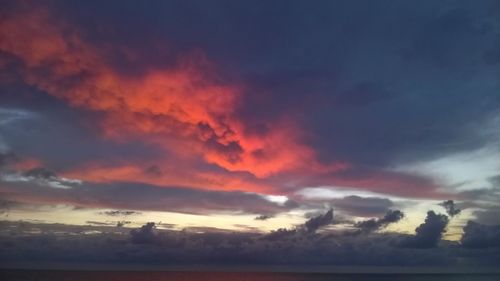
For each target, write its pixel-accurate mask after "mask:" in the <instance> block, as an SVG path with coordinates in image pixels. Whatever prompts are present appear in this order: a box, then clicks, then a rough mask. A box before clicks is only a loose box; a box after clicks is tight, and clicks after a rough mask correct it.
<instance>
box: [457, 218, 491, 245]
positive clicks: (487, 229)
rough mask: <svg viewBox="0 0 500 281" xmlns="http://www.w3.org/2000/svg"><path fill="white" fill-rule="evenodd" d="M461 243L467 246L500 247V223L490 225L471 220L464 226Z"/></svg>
mask: <svg viewBox="0 0 500 281" xmlns="http://www.w3.org/2000/svg"><path fill="white" fill-rule="evenodd" d="M461 243H462V246H464V247H466V248H498V247H500V225H491V226H490V225H483V224H479V223H476V222H473V221H469V222H467V225H466V226H465V227H464V234H463V235H462V239H461Z"/></svg>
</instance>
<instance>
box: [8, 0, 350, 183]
mask: <svg viewBox="0 0 500 281" xmlns="http://www.w3.org/2000/svg"><path fill="white" fill-rule="evenodd" d="M18 6H19V7H16V9H13V10H12V11H11V13H9V14H7V15H6V17H3V18H2V21H1V25H0V31H2V34H5V37H6V38H5V40H2V43H1V44H0V50H2V51H3V52H4V53H6V54H8V55H10V56H13V57H16V58H17V59H18V60H19V61H20V62H22V67H21V71H20V73H21V75H22V76H23V78H24V80H25V82H26V83H27V84H29V85H32V86H34V87H37V88H38V89H40V90H42V91H44V92H46V93H47V94H49V95H51V96H53V97H55V98H57V99H60V100H62V101H64V102H66V103H68V104H69V105H70V106H72V107H76V108H81V109H85V110H88V111H93V112H98V113H102V116H103V118H102V120H100V123H99V127H100V129H101V132H102V134H103V135H104V136H106V137H107V138H109V139H113V140H116V141H130V142H132V141H135V140H138V139H139V140H141V141H143V142H147V143H149V144H151V145H154V146H157V147H158V148H159V149H160V150H163V152H164V153H173V154H176V155H179V156H180V157H184V158H189V157H200V158H202V159H203V160H204V161H206V162H207V163H210V164H215V165H217V166H219V167H221V168H223V169H226V170H228V171H242V172H248V173H251V174H253V175H254V176H256V177H259V178H264V177H268V176H270V175H273V174H277V173H281V172H285V171H292V170H299V169H302V170H307V171H311V172H332V171H336V170H339V169H344V168H345V165H344V164H343V163H332V164H328V165H325V164H322V163H320V162H318V161H317V160H316V155H315V151H314V150H313V149H312V148H311V147H308V146H306V145H304V144H303V143H301V141H300V139H301V135H302V133H301V130H300V129H299V128H298V127H297V126H296V124H295V123H294V122H293V121H289V120H284V119H283V120H282V121H280V120H269V121H268V122H269V124H268V125H269V126H270V127H272V130H269V131H267V132H265V133H261V134H255V133H251V131H250V130H249V129H248V128H247V125H246V123H245V120H242V119H240V118H239V117H238V115H237V114H236V112H237V111H238V108H239V106H240V101H241V95H242V91H243V86H242V85H235V84H230V83H225V82H223V81H224V80H223V79H221V78H220V77H218V74H217V72H218V71H217V67H216V66H215V65H214V64H213V63H212V62H210V61H209V60H208V59H207V58H206V56H205V55H204V53H203V51H201V50H199V51H185V52H182V53H179V54H172V55H173V56H175V57H177V59H176V60H175V61H176V62H175V63H173V64H172V65H169V66H168V67H164V68H152V69H149V70H148V71H146V72H145V73H143V74H142V75H138V76H136V77H133V78H132V79H131V78H130V77H129V76H127V75H124V74H123V73H120V72H119V71H117V70H116V69H115V68H114V66H113V65H112V64H110V63H109V62H108V61H107V60H106V59H105V58H106V57H107V55H108V53H115V51H116V50H117V49H121V48H120V47H118V46H117V49H115V48H112V50H111V49H106V48H99V46H96V44H94V43H92V42H91V41H89V40H87V38H86V37H84V36H82V34H81V31H80V30H78V28H77V27H76V26H72V25H71V24H69V23H67V22H62V21H61V22H58V21H54V20H53V18H54V16H53V15H52V14H51V11H50V9H48V8H47V7H42V6H41V5H33V6H30V7H27V6H23V5H22V4H20V5H18ZM14 11H15V12H14ZM40 69H43V71H39V70H40Z"/></svg>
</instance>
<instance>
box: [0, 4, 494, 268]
mask: <svg viewBox="0 0 500 281" xmlns="http://www.w3.org/2000/svg"><path fill="white" fill-rule="evenodd" d="M499 4H500V2H499V1H486V0H481V1H361V0H357V1H278V0H274V1H220V0H216V1H194V0H190V1H1V2H0V6H1V7H2V8H1V9H0V220H1V223H2V225H3V226H4V227H3V229H0V234H1V235H0V241H10V240H9V239H14V238H8V237H14V236H13V235H14V234H15V235H19V236H20V237H27V236H30V237H31V236H33V237H35V238H36V237H41V236H43V235H46V234H47V231H49V232H51V233H59V232H64V233H68V232H72V231H73V230H74V229H75V227H80V228H78V229H79V232H76V234H75V235H76V236H78V237H80V238H79V239H82V240H83V239H86V237H88V235H111V234H110V233H115V234H116V235H122V236H128V235H131V239H132V240H131V242H130V243H132V244H133V243H136V242H137V243H138V244H141V243H143V242H144V241H146V242H144V243H145V244H147V243H149V242H148V241H153V240H148V239H150V238H151V237H153V236H154V235H157V236H158V235H160V234H159V233H168V235H181V233H188V234H185V235H195V234H213V233H215V234H220V235H229V233H233V234H234V235H239V236H238V237H240V236H245V235H250V236H249V237H253V236H251V235H260V236H262V237H263V238H262V239H264V240H265V239H267V240H265V241H273V239H275V236H276V237H278V236H279V235H281V234H283V233H285V234H286V235H289V236H290V235H291V236H294V237H296V236H300V235H302V234H300V233H302V232H304V233H306V234H307V235H312V234H314V235H316V236H314V237H320V236H321V237H323V238H321V239H326V238H325V237H330V238H331V237H334V238H331V239H333V242H331V243H336V244H335V245H337V246H338V245H340V246H339V247H341V246H343V245H344V244H343V242H342V241H343V240H344V239H348V238H346V237H349V239H351V236H352V237H357V238H352V239H358V240H362V241H361V242H359V243H375V242H367V241H368V238H367V237H372V238H373V239H384V238H383V237H389V236H390V237H392V238H394V237H403V238H405V239H406V240H405V239H403V238H401V239H402V240H401V242H398V243H396V244H397V245H396V244H394V245H396V246H394V245H392V244H391V245H392V246H391V245H388V246H387V247H388V249H389V248H390V249H392V248H391V247H394V248H395V249H398V250H397V251H405V250H399V249H403V248H404V249H406V248H436V247H438V248H439V247H445V248H446V247H451V248H453V247H459V248H460V247H466V246H467V245H472V246H474V245H476V244H474V243H475V242H474V241H490V240H491V241H490V242H488V244H487V245H486V246H485V247H480V248H486V250H487V251H488V253H489V254H488V255H483V254H481V257H482V258H483V257H485V256H486V258H485V259H486V260H488V258H489V260H488V262H489V263H488V262H487V263H488V264H492V263H493V264H494V263H495V262H494V260H495V259H496V258H498V257H500V250H498V249H499V248H498V247H500V227H497V226H496V225H500V80H499V78H500V5H499ZM450 200H451V201H450ZM330 210H332V211H331V212H330ZM21 221H22V222H23V223H24V224H22V225H24V228H23V227H22V225H21V224H20V223H21ZM148 222H154V223H155V224H154V226H153V225H152V224H151V225H150V226H151V227H149V226H148V224H147V223H148ZM434 222H436V223H437V226H436V227H437V228H434V226H435V225H432V224H433V223H434ZM26 225H29V229H31V230H32V231H31V230H30V231H31V232H30V231H28V230H27V229H26V227H27V226H26ZM466 225H467V227H469V228H468V230H469V231H470V233H468V235H463V233H464V227H465V226H466ZM141 226H142V228H141ZM476 228H477V229H476ZM82 229H83V230H85V231H83V230H82ZM278 229H280V230H278ZM419 229H420V230H419ZM429 229H430V232H432V233H434V234H429V235H434V239H433V238H430V240H433V241H434V240H435V241H439V240H441V238H442V239H443V240H444V241H439V243H441V244H439V243H438V242H436V243H434V242H426V241H427V240H426V238H425V237H424V235H426V234H425V233H427V232H425V231H427V230H429ZM432 229H437V230H435V231H434V230H432ZM466 229H467V228H466ZM471 229H476V230H477V231H472V230H471ZM162 231H163V232H162ZM294 231H295V232H294ZM433 231H434V232H433ZM291 232H293V233H291ZM424 232H425V233H424ZM465 232H467V230H466V231H465ZM92 233H93V234H92ZM120 233H121V234H120ZM422 233H424V234H422ZM478 233H479V234H478ZM142 234H145V236H144V237H142V236H141V235H142ZM306 234H303V235H304V237H309V236H306ZM483 234H484V235H485V237H486V238H485V237H482V236H480V237H479V238H478V237H476V236H474V235H483ZM9 235H10V236H9ZM148 235H149V236H148ZM165 235H167V234H165ZM273 235H274V236H273ZM286 235H285V236H286ZM420 235H421V236H420ZM469 235H470V236H469ZM154 237H156V236H154ZM245 237H247V236H245ZM300 237H301V238H300V239H304V240H300V239H299V240H300V241H306V242H303V243H304V245H306V244H307V245H309V244H308V243H310V245H313V244H314V243H315V242H314V243H313V242H311V241H316V240H314V239H320V238H310V239H312V240H307V239H309V238H307V239H306V238H302V236H300ZM335 237H340V238H338V240H335ZM464 237H465V238H464ZM143 238H144V239H143ZM330 238H328V239H330ZM392 238H391V239H392ZM466 238H467V239H466ZM72 239H73V238H72ZM89 239H90V238H89ZM92 239H93V238H92ZM189 239H191V238H189ZM193 239H194V238H193ZM248 239H256V240H255V241H263V240H259V239H261V238H248ZM276 239H277V238H276ZM394 239H396V238H394ZM398 239H399V238H398ZM412 239H413V240H412ZM469 239H470V240H469ZM475 239H478V240H475ZM484 239H486V240H484ZM488 239H490V240H488ZM160 240H161V243H164V244H166V242H165V241H164V240H162V239H156V240H154V241H153V242H155V243H156V242H158V241H160ZM358 240H352V241H351V240H349V242H345V243H351V244H356V243H358V242H356V241H358ZM16 241H17V240H16ZM57 241H60V240H57ZM245 241H246V240H245ZM318 241H319V240H318ZM321 241H323V240H321ZM353 241H354V242H353ZM373 241H375V240H373ZM384 241H385V240H384ZM391 241H393V240H391ZM398 241H399V240H398ZM405 241H406V242H405ZM470 241H473V242H470ZM17 242H19V241H17ZM12 243H14V242H12ZM82 243H83V242H82ZM158 243H159V242H158ZM161 243H160V244H161ZM242 243H243V242H242ZM259 243H261V242H259ZM262 243H264V242H262ZM266 243H268V242H266ZM269 243H271V242H269ZM322 243H323V242H322ZM391 243H392V242H391ZM426 243H427V244H426ZM442 243H445V246H442ZM447 243H448V244H447ZM14 244H15V243H14ZM257 244H258V243H257ZM389 244H390V243H389ZM5 245H6V244H5ZM134 245H135V244H134ZM162 245H163V244H162ZM252 245H255V244H252ZM314 245H316V244H314ZM356 245H357V244H356ZM422 245H424V246H422ZM428 246H429V247H428ZM1 247H7V246H0V248H1ZM185 247H188V246H185ZM189 247H193V248H196V247H197V246H193V245H190V246H189ZM200 247H202V246H200ZM203 247H204V246H203ZM252 247H254V248H252V249H255V247H257V246H252ZM303 247H305V248H307V247H309V246H303ZM310 247H316V246H310ZM243 248H245V246H243ZM451 248H450V249H451ZM307 249H309V248H307ZM450 249H448V248H446V249H445V250H443V251H444V252H439V253H438V254H436V255H445V254H446V255H448V254H449V251H452V250H450ZM460 249H461V248H460ZM460 249H459V250H456V251H457V252H459V253H461V254H463V255H465V256H467V254H464V253H462V252H461V251H462V250H460ZM495 249H497V250H498V251H497V250H495ZM4 250H5V249H4ZM23 251H26V249H21V248H15V247H14V248H12V247H11V248H9V253H13V255H14V256H15V255H16V253H17V255H18V256H17V258H18V259H19V260H23V259H24V255H25V252H23ZM110 251H111V250H110ZM255 251H257V250H255ZM304 251H306V250H304ZM395 251H396V250H395ZM430 251H434V250H430ZM436 251H437V250H436ZM453 251H455V250H453ZM464 251H465V250H464ZM259 253H260V252H259ZM398 253H399V252H398ZM418 253H419V254H422V255H424V254H425V253H424V252H418ZM433 253H434V252H433ZM151 255H152V256H154V255H153V254H151ZM158 255H159V254H158ZM186 255H187V254H186ZM200 255H201V254H200ZM235 255H238V256H239V255H240V253H239V252H238V253H236V254H235ZM425 255H427V254H425ZM429 255H430V253H429ZM449 255H451V256H452V257H453V258H456V259H459V258H458V257H457V256H456V255H459V254H457V253H456V252H453V253H452V254H449ZM152 256H151V257H150V258H151V259H153V258H152ZM47 257H49V258H47ZM50 257H51V255H50V254H47V253H45V254H43V255H42V254H40V259H42V260H43V259H50ZM61 257H62V258H61ZM61 257H59V258H61V259H64V257H65V256H64V255H62V256H61ZM85 257H86V258H88V259H91V258H89V257H88V256H85ZM79 258H80V257H78V258H75V259H76V260H79ZM420 258H421V261H424V260H425V259H426V258H425V257H424V256H422V257H420ZM0 259H9V257H7V256H5V255H2V254H0ZM200 259H201V260H202V259H203V258H202V257H200ZM81 260H85V258H84V257H82V258H81ZM185 260H186V261H191V260H190V259H189V258H185ZM318 260H321V259H320V258H319V257H318ZM339 260H341V255H340V254H339ZM431 260H432V261H434V260H433V259H431ZM244 261H247V260H244ZM296 262H301V261H296ZM497 262H498V260H497ZM285 263H286V262H285ZM352 263H353V264H358V263H360V264H369V263H370V262H369V261H365V260H363V261H358V260H353V261H352ZM387 263H388V264H393V263H395V261H394V260H391V259H388V260H387ZM396 263H397V262H396ZM410 263H411V262H410ZM414 263H419V262H418V261H414Z"/></svg>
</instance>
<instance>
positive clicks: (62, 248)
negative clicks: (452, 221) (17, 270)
mask: <svg viewBox="0 0 500 281" xmlns="http://www.w3.org/2000/svg"><path fill="white" fill-rule="evenodd" d="M42 226H43V225H42V224H31V223H25V222H24V223H20V222H0V227H1V229H2V231H1V232H0V261H1V262H2V263H7V262H24V263H25V264H29V263H30V262H40V261H47V262H54V261H59V262H79V263H91V264H92V263H97V264H99V263H102V262H106V263H115V264H131V263H137V264H144V263H145V262H147V263H149V264H152V265H155V264H158V265H181V264H182V265H194V264H200V263H202V264H207V265H249V264H252V265H290V266H299V265H392V266H412V265H434V266H435V265H458V264H460V262H461V261H463V259H462V258H461V255H468V256H481V255H482V254H483V252H475V251H469V250H467V249H465V248H464V249H463V251H467V252H465V253H462V252H461V251H458V250H461V249H458V247H455V246H456V245H457V244H456V243H452V242H445V243H444V244H443V246H444V247H440V248H432V249H425V250H421V249H411V248H398V247H395V245H394V243H395V242H396V241H399V240H400V239H401V238H404V236H401V235H397V234H393V233H384V234H378V233H374V234H372V235H369V236H365V235H359V236H331V235H328V234H326V233H318V234H317V235H301V234H299V233H298V232H297V231H296V230H295V231H294V230H278V231H274V232H271V233H270V234H259V233H244V232H222V231H219V232H217V231H214V230H205V231H203V232H202V233H200V231H199V230H196V231H189V230H187V231H186V230H185V231H172V230H162V229H156V228H155V226H156V224H154V223H147V224H145V225H144V226H142V227H140V228H138V229H134V230H132V231H130V232H125V231H124V229H122V228H116V227H114V229H113V231H109V228H110V226H65V225H54V226H51V228H49V229H52V230H55V231H52V232H51V231H47V230H46V229H47V228H42ZM90 229H92V230H94V231H93V232H92V235H86V234H84V233H86V231H87V230H90ZM99 229H101V231H99ZM34 233H37V234H34ZM486 258H487V259H488V260H489V261H490V262H493V263H494V262H495V259H494V257H493V256H491V255H490V256H489V257H488V256H487V257H486Z"/></svg>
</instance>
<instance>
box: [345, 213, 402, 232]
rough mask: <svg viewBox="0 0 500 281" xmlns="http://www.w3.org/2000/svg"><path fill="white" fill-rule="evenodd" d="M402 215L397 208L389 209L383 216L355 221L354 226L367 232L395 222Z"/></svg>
mask: <svg viewBox="0 0 500 281" xmlns="http://www.w3.org/2000/svg"><path fill="white" fill-rule="evenodd" d="M403 217H404V213H403V212H401V211H399V210H394V211H393V210H389V211H388V212H387V213H386V214H385V216H383V217H382V218H380V219H369V220H365V221H361V222H358V223H356V224H355V225H354V226H355V227H357V228H359V229H360V230H361V232H364V233H369V232H373V231H376V230H378V229H381V228H383V227H386V226H387V225H389V224H391V223H396V222H398V221H400V220H401V219H402V218H403Z"/></svg>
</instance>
